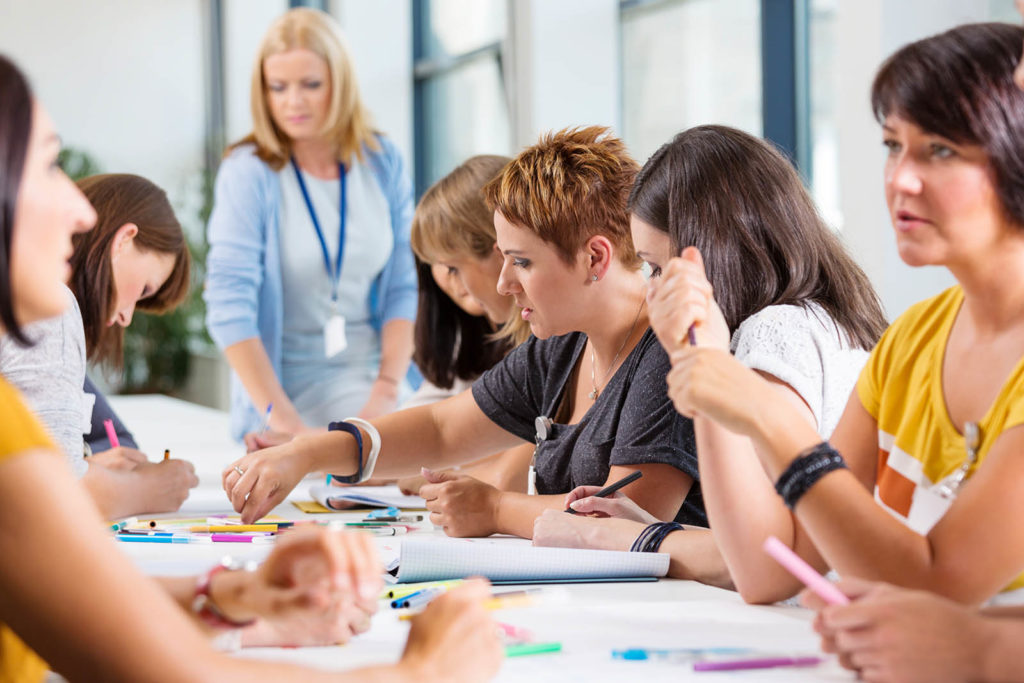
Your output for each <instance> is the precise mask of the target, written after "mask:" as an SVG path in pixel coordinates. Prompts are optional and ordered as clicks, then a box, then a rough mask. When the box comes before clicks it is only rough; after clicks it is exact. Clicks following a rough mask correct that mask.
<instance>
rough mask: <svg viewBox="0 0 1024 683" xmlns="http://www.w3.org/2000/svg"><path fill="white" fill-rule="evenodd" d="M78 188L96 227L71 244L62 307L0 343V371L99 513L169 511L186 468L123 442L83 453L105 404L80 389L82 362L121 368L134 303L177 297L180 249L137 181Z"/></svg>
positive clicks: (188, 474) (185, 261)
mask: <svg viewBox="0 0 1024 683" xmlns="http://www.w3.org/2000/svg"><path fill="white" fill-rule="evenodd" d="M78 186H79V188H80V189H81V191H82V192H83V194H84V195H85V197H86V199H87V200H88V201H89V202H90V203H91V204H92V206H93V208H94V209H95V211H96V215H97V223H96V227H94V228H93V229H92V230H90V231H88V232H85V233H81V234H79V235H76V236H75V237H74V239H73V240H72V243H73V244H74V252H73V253H72V255H71V260H70V264H71V279H70V286H71V291H68V290H67V289H65V296H66V298H67V299H68V306H67V308H66V309H65V310H64V313H63V314H62V315H60V316H58V317H55V318H52V319H49V320H44V321H40V322H37V323H35V324H33V325H30V326H28V327H27V328H26V334H27V336H28V337H29V338H30V339H31V340H32V341H33V342H34V343H33V344H32V345H31V346H22V345H20V344H17V343H16V342H14V341H13V340H10V339H7V340H0V371H2V372H3V373H4V376H5V377H7V379H8V381H10V382H11V383H12V384H13V385H14V386H15V387H17V388H18V389H19V390H20V391H21V392H22V394H23V395H24V396H25V398H26V400H27V401H28V404H29V406H31V408H32V410H33V411H34V412H35V413H36V414H37V415H38V416H39V417H40V419H42V420H43V422H44V423H45V424H46V426H47V428H48V429H49V431H50V433H51V434H53V435H54V437H55V438H56V439H57V441H58V443H59V444H60V447H61V450H63V451H64V454H65V456H66V457H67V458H68V460H69V462H70V463H71V468H72V471H73V472H74V473H75V474H76V475H77V476H79V477H81V478H82V483H83V484H85V487H86V488H87V489H88V490H89V492H90V494H92V497H93V500H95V501H96V504H97V505H98V506H99V508H100V511H101V512H102V513H103V514H104V515H105V516H106V517H108V518H111V519H113V518H118V517H125V516H128V515H134V514H141V513H146V512H172V511H174V510H177V509H178V508H179V507H180V506H181V504H182V502H184V500H185V498H186V497H187V496H188V492H189V489H190V488H192V487H194V486H196V484H198V483H199V482H198V479H197V478H196V476H195V473H194V471H193V468H192V465H191V463H188V462H186V461H184V460H177V459H170V460H163V461H159V462H150V461H149V460H148V458H147V457H146V455H145V454H144V453H141V452H139V451H138V450H137V449H136V448H133V447H129V444H134V442H131V441H127V442H126V443H125V444H124V445H122V446H120V447H117V448H111V447H110V446H109V445H107V444H104V445H106V446H107V448H106V449H104V450H103V451H100V452H96V453H92V452H91V450H90V449H88V448H87V447H86V444H85V441H84V439H83V434H84V433H89V432H90V431H91V430H92V424H93V423H95V422H96V421H97V420H95V419H93V418H94V404H97V403H98V404H99V405H101V406H105V405H106V402H105V400H104V399H103V396H102V394H101V393H100V392H99V391H98V390H97V389H95V387H91V388H92V391H84V392H83V386H85V387H86V388H87V389H88V388H90V385H89V383H88V381H87V378H86V362H87V361H93V362H99V363H102V362H107V363H109V364H110V365H113V366H118V365H120V364H121V361H122V352H121V349H122V343H123V338H124V329H125V328H126V327H127V326H128V325H129V324H131V321H132V315H133V313H134V311H135V309H136V307H138V308H139V309H141V310H146V311H150V312H153V313H163V312H166V311H168V310H171V309H173V308H175V307H176V306H178V304H180V303H181V302H182V301H183V300H184V299H185V296H186V295H187V293H188V289H189V272H190V267H189V265H190V257H189V251H188V244H187V243H186V241H185V235H184V233H183V232H182V229H181V224H180V223H179V222H178V219H177V218H176V217H175V215H174V210H173V209H172V208H171V204H170V202H169V201H168V200H167V195H166V194H165V193H164V191H163V190H162V189H160V188H159V187H157V186H156V185H154V184H153V183H151V182H150V181H148V180H146V179H145V178H141V177H139V176H136V175H129V174H123V173H114V174H106V175H97V176H92V177H89V178H84V179H83V180H81V181H79V183H78ZM105 412H106V414H109V415H110V416H111V418H113V417H116V416H114V415H112V413H110V412H109V408H107V410H106V411H105ZM100 421H101V420H100ZM118 423H120V421H118ZM86 453H89V457H85V454H86Z"/></svg>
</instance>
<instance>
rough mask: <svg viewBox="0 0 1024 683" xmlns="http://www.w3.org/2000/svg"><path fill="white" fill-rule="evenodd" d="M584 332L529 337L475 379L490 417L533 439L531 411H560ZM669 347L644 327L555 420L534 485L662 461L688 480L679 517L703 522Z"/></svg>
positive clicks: (594, 480) (556, 487) (564, 485)
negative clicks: (672, 384)
mask: <svg viewBox="0 0 1024 683" xmlns="http://www.w3.org/2000/svg"><path fill="white" fill-rule="evenodd" d="M586 343H587V337H586V335H584V334H582V333H580V332H573V333H571V334H567V335H564V336H561V337H551V338H549V339H537V338H536V337H530V339H528V340H527V341H526V342H524V343H523V344H521V345H519V346H518V347H517V348H516V349H514V350H513V351H512V352H511V353H509V355H508V356H506V357H505V358H504V360H502V361H501V362H500V363H498V364H497V365H496V366H494V367H493V368H491V369H490V370H488V371H487V372H485V373H484V374H483V375H482V376H481V377H480V379H478V380H477V381H476V382H475V383H474V384H473V398H474V399H475V400H476V404H477V405H478V406H479V407H480V410H482V411H483V412H484V414H485V415H487V417H489V418H490V419H491V420H492V421H493V422H494V423H495V424H497V425H498V426H500V427H501V428H502V429H505V430H507V431H509V432H512V433H513V434H515V435H516V436H518V437H520V438H521V439H525V440H526V441H529V442H533V441H534V436H535V431H534V419H535V418H536V417H538V416H540V415H547V416H549V417H553V416H554V415H556V414H557V413H558V408H559V404H560V403H561V401H562V395H563V394H564V393H565V391H566V388H567V385H568V383H569V378H570V377H571V376H572V371H573V368H574V367H575V366H576V363H577V361H578V360H579V357H580V354H581V353H583V349H584V347H585V346H586ZM670 369H671V364H670V363H669V359H668V355H667V354H666V353H665V351H664V349H662V348H661V345H660V344H659V343H658V340H657V338H655V336H654V333H653V332H652V331H651V330H650V329H648V330H647V332H645V333H644V336H643V337H642V338H641V339H640V342H639V343H638V344H637V345H636V347H635V348H634V349H633V351H632V352H631V353H630V354H629V356H627V357H626V360H625V361H624V362H623V363H622V365H621V366H620V367H619V369H618V370H617V371H616V373H615V374H614V375H613V376H612V378H611V380H610V381H609V382H608V384H607V386H606V387H605V388H604V390H603V391H602V392H601V393H600V394H599V395H598V397H597V401H596V402H595V403H594V405H593V406H592V407H591V408H590V410H589V411H587V413H586V414H585V415H584V416H583V419H582V420H580V422H579V423H577V424H571V425H570V424H559V423H557V422H556V423H554V424H553V425H552V429H551V430H550V431H551V434H550V435H549V437H548V439H547V440H546V441H544V442H543V443H542V444H541V445H540V448H539V450H538V452H537V464H536V467H537V491H538V492H539V493H545V494H554V493H567V492H569V491H571V490H572V489H573V488H575V487H576V486H581V485H584V484H589V485H600V484H603V483H604V482H605V481H606V480H607V478H608V471H609V469H610V468H611V466H612V465H623V466H628V465H639V464H642V463H664V464H668V465H672V466H673V467H675V468H677V469H679V470H680V471H682V472H685V473H686V474H688V475H689V476H690V477H691V478H692V479H693V486H692V487H691V488H690V492H689V494H688V495H687V497H686V500H685V501H684V502H683V505H682V507H681V508H680V509H679V512H678V513H677V514H676V521H678V522H682V523H684V524H695V525H700V526H707V515H706V514H705V512H704V501H703V499H702V497H701V493H700V482H699V474H698V472H697V447H696V444H695V441H694V436H693V422H692V421H691V420H689V419H688V418H685V417H683V416H682V415H680V414H679V413H678V412H676V409H675V407H674V406H673V405H672V401H671V400H670V399H669V397H668V387H667V385H666V382H665V378H666V376H667V375H668V371H669V370H670Z"/></svg>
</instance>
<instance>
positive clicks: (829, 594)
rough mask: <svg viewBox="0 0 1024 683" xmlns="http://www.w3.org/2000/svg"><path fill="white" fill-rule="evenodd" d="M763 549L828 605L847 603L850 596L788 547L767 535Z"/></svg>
mask: <svg viewBox="0 0 1024 683" xmlns="http://www.w3.org/2000/svg"><path fill="white" fill-rule="evenodd" d="M763 547H764V551H765V552H766V553H768V554H769V555H771V556H772V557H774V558H775V561H776V562H778V563H779V564H781V565H782V566H783V567H785V568H786V570H788V571H789V573H790V574H792V575H793V576H795V577H796V578H798V579H800V580H801V581H802V582H803V583H804V585H805V586H807V587H808V588H810V589H811V590H812V591H814V592H815V593H817V594H818V597H819V598H821V599H822V600H824V601H825V602H827V603H828V604H830V605H848V604H850V598H848V597H846V596H845V595H843V592H842V591H841V590H839V589H838V588H836V586H835V584H834V583H832V582H831V581H829V580H828V579H826V578H825V577H824V576H822V575H821V574H819V573H818V572H816V571H815V570H814V567H812V566H811V565H809V564H807V563H806V562H804V561H803V560H802V559H800V556H799V555H797V554H796V553H794V552H793V551H792V550H790V549H789V547H788V546H787V545H786V544H785V543H783V542H782V541H780V540H779V539H777V538H775V537H774V536H769V537H768V538H766V539H765V540H764V546H763Z"/></svg>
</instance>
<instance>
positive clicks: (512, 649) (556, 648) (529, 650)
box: [505, 643, 562, 657]
mask: <svg viewBox="0 0 1024 683" xmlns="http://www.w3.org/2000/svg"><path fill="white" fill-rule="evenodd" d="M561 651H562V644H561V643H516V644H513V645H506V646H505V656H506V657H523V656H525V655H542V654H547V653H549V652H561Z"/></svg>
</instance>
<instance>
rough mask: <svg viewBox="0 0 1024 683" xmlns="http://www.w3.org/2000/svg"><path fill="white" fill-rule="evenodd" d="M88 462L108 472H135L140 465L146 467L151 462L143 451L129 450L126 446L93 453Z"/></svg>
mask: <svg viewBox="0 0 1024 683" xmlns="http://www.w3.org/2000/svg"><path fill="white" fill-rule="evenodd" d="M86 462H88V463H89V464H90V465H99V466H100V467H106V468H107V469H108V470H122V471H127V470H134V469H135V468H136V467H138V466H139V465H145V464H147V463H148V462H149V458H147V457H146V454H145V453H143V452H142V451H138V450H135V449H134V448H127V447H125V446H118V447H117V448H110V449H108V450H105V451H100V452H99V453H93V454H92V455H90V456H89V457H88V458H87V460H86Z"/></svg>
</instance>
